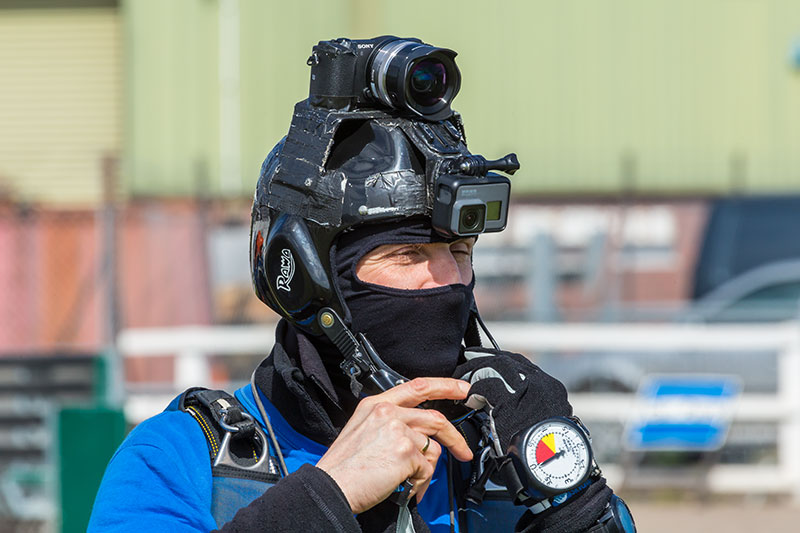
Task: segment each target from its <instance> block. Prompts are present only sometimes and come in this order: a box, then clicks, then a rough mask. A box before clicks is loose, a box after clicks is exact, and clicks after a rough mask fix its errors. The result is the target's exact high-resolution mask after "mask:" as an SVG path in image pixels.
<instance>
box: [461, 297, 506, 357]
mask: <svg viewBox="0 0 800 533" xmlns="http://www.w3.org/2000/svg"><path fill="white" fill-rule="evenodd" d="M469 311H470V326H469V327H468V328H467V334H468V335H470V333H472V335H470V336H473V335H474V337H475V338H474V339H466V337H467V335H465V336H464V337H465V340H467V342H469V343H470V344H472V346H481V338H480V334H478V331H477V327H475V325H474V324H475V323H477V324H478V325H479V326H480V328H481V329H482V330H483V333H484V334H485V335H486V338H488V339H489V342H491V343H492V346H493V347H494V349H495V350H499V349H500V346H499V345H498V344H497V341H496V340H494V337H493V336H492V334H491V332H490V331H489V328H487V327H486V324H485V323H484V322H483V319H482V318H481V314H480V313H479V312H478V306H477V304H476V303H475V302H474V301H473V302H472V307H471V308H470V310H469ZM473 320H474V322H473ZM470 329H472V330H473V332H470V331H469V330H470ZM473 341H477V342H473Z"/></svg>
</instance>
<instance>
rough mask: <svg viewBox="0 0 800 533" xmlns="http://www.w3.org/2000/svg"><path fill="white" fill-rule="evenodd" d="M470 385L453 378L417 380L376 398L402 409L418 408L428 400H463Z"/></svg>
mask: <svg viewBox="0 0 800 533" xmlns="http://www.w3.org/2000/svg"><path fill="white" fill-rule="evenodd" d="M469 387H470V385H469V383H467V382H466V381H462V380H460V379H453V378H416V379H412V380H411V381H408V382H406V383H403V384H400V385H398V386H396V387H393V388H391V389H389V390H388V391H386V392H382V393H381V394H378V395H377V396H375V397H374V398H379V397H380V398H381V401H384V402H391V403H393V404H395V405H399V406H400V407H416V406H418V405H419V404H421V403H422V402H424V401H426V400H463V399H464V398H466V397H467V392H469Z"/></svg>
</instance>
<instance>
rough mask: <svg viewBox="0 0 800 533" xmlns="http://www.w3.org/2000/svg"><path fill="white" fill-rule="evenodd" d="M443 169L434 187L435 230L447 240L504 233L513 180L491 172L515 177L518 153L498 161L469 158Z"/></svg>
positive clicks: (432, 219)
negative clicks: (497, 171) (499, 172)
mask: <svg viewBox="0 0 800 533" xmlns="http://www.w3.org/2000/svg"><path fill="white" fill-rule="evenodd" d="M444 169H445V173H443V174H441V175H440V176H438V177H437V178H436V182H435V184H434V196H433V213H432V214H431V224H432V225H433V227H434V229H435V230H436V231H437V232H439V233H440V234H442V235H444V236H446V237H470V236H473V235H479V234H481V233H491V232H495V231H503V230H504V229H505V227H506V223H507V221H508V200H509V197H510V194H511V180H509V179H508V178H507V177H505V176H501V175H499V174H494V173H492V172H489V170H500V171H503V172H506V173H508V174H514V172H516V171H517V170H518V169H519V161H518V160H517V156H516V154H508V155H507V156H505V157H504V158H502V159H498V160H496V161H487V160H486V158H484V157H483V156H480V155H469V156H465V157H461V158H458V159H456V160H453V161H451V162H450V164H449V165H447V166H445V167H444Z"/></svg>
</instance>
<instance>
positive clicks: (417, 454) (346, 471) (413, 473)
mask: <svg viewBox="0 0 800 533" xmlns="http://www.w3.org/2000/svg"><path fill="white" fill-rule="evenodd" d="M469 387H470V385H469V383H467V382H465V381H461V380H457V379H451V378H417V379H414V380H412V381H409V382H408V383H403V384H402V385H398V386H397V387H394V388H393V389H391V390H388V391H386V392H384V393H381V394H377V395H375V396H370V397H367V398H364V399H363V400H361V402H359V404H358V407H356V410H355V412H354V413H353V416H352V417H351V418H350V420H349V421H348V422H347V425H345V427H344V428H343V429H342V432H341V433H340V434H339V437H338V438H337V439H336V440H335V441H334V442H333V444H331V447H330V448H329V449H328V451H327V452H326V453H325V455H323V456H322V458H321V459H320V460H319V462H318V463H317V467H318V468H321V469H322V470H324V471H325V472H327V473H328V475H330V476H331V477H332V478H333V479H334V481H336V483H337V484H338V485H339V487H340V488H341V489H342V492H343V493H344V495H345V497H346V498H347V501H348V502H349V503H350V508H351V509H352V510H353V512H354V513H356V514H358V513H362V512H364V511H366V510H367V509H369V508H371V507H373V506H374V505H377V504H378V503H380V502H382V501H383V500H385V499H386V498H387V497H388V496H389V495H390V494H391V493H392V491H394V490H395V489H396V488H397V486H398V485H400V484H401V483H402V482H403V481H404V480H406V479H408V480H409V481H411V483H413V485H414V487H413V489H411V495H415V496H416V498H417V501H419V500H421V499H422V496H423V494H425V491H426V490H427V488H428V485H429V484H430V482H431V478H432V477H433V471H434V469H435V467H436V462H437V461H438V460H439V455H441V453H442V448H441V446H444V447H446V448H447V449H448V450H450V453H452V454H453V457H455V458H456V459H458V460H459V461H469V460H470V459H472V452H471V451H470V449H469V447H468V446H467V443H466V442H465V441H464V438H463V437H462V436H461V434H460V433H459V432H458V430H457V429H456V428H455V427H454V426H453V425H452V424H451V423H450V422H448V420H447V419H446V418H445V417H444V415H442V414H441V413H440V412H438V411H433V410H430V409H415V407H416V406H417V405H419V404H420V403H422V402H424V401H426V400H443V399H450V400H463V399H464V398H466V396H467V391H469ZM429 437H430V444H429V445H428V449H427V450H426V451H425V453H422V449H423V448H424V447H425V445H426V443H427V442H428V438H429ZM434 439H435V440H434Z"/></svg>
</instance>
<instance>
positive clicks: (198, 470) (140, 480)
mask: <svg viewBox="0 0 800 533" xmlns="http://www.w3.org/2000/svg"><path fill="white" fill-rule="evenodd" d="M211 485H212V479H211V462H210V459H209V454H208V445H207V443H206V439H205V437H204V435H203V432H202V430H201V429H200V427H199V425H198V424H197V422H195V420H194V419H193V418H192V416H191V415H189V414H188V413H184V412H181V411H170V410H167V411H164V412H162V413H160V414H158V415H156V416H154V417H152V418H150V419H148V420H145V421H144V422H142V423H141V424H139V425H138V426H136V427H135V428H134V429H133V431H131V433H130V435H128V437H127V438H126V439H125V441H124V442H123V443H122V445H121V446H120V447H119V449H118V450H117V451H116V453H115V454H114V456H113V457H112V459H111V461H110V463H109V465H108V468H107V469H106V473H105V475H104V477H103V481H102V484H101V485H100V490H99V491H98V494H97V499H96V501H95V505H94V509H93V512H92V520H91V523H90V530H105V529H107V528H112V527H113V528H116V529H115V530H122V531H125V530H126V527H131V526H132V525H133V524H138V525H139V526H143V525H146V526H147V527H146V529H149V528H157V529H158V528H161V527H169V526H171V525H174V524H187V523H194V524H195V525H196V526H197V529H198V530H202V529H204V528H205V527H207V526H208V525H209V522H208V520H209V519H210V520H212V521H211V522H210V524H211V525H212V527H213V519H211V516H210V507H211ZM132 496H133V497H132ZM187 521H188V522H187ZM178 529H182V528H178Z"/></svg>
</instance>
